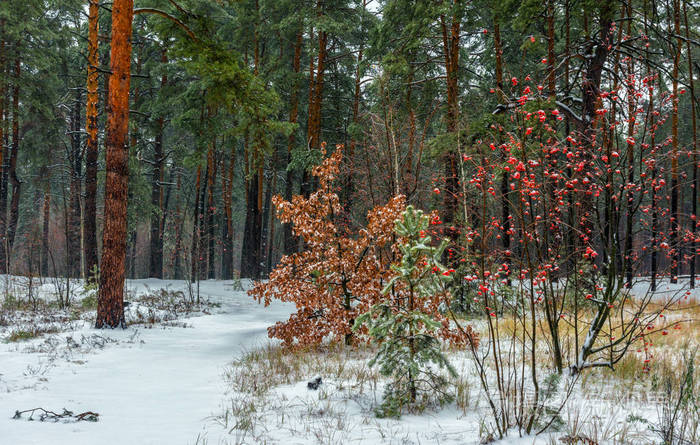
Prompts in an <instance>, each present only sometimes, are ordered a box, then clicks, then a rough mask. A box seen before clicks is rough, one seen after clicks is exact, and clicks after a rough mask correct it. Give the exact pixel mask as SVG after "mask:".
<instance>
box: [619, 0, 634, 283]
mask: <svg viewBox="0 0 700 445" xmlns="http://www.w3.org/2000/svg"><path fill="white" fill-rule="evenodd" d="M626 9H627V17H628V18H630V20H628V21H627V35H628V36H629V35H631V32H632V20H631V18H632V5H631V4H629V3H628V4H627V7H626ZM627 64H628V65H627V66H628V71H627V119H628V121H629V123H628V127H627V137H628V138H629V139H632V138H633V136H634V131H635V124H636V117H635V106H634V94H635V92H634V85H633V84H632V76H633V75H634V59H632V58H630V59H629V61H628V62H627ZM626 158H627V163H628V164H627V184H628V188H627V214H626V215H625V251H624V255H623V257H622V258H623V265H624V266H623V269H624V271H625V286H627V287H628V288H631V287H632V279H633V276H634V273H633V270H632V266H633V258H632V245H633V244H634V213H635V205H634V201H635V198H634V190H633V189H632V187H630V186H629V185H631V184H634V144H630V143H628V144H627V156H626Z"/></svg>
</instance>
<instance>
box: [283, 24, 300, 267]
mask: <svg viewBox="0 0 700 445" xmlns="http://www.w3.org/2000/svg"><path fill="white" fill-rule="evenodd" d="M301 44H302V32H301V30H299V32H297V38H296V43H295V44H294V64H293V66H294V74H295V78H294V87H293V88H292V95H291V98H290V101H291V107H290V110H289V123H290V124H296V123H297V121H298V115H299V79H298V78H297V77H296V76H298V75H299V72H300V71H301ZM295 139H296V138H295V132H294V131H293V132H292V133H291V134H290V135H289V139H288V140H287V164H289V163H290V162H291V161H292V149H293V148H294V144H295ZM293 180H294V172H293V171H292V169H290V168H287V177H286V181H285V184H284V199H286V200H287V201H291V200H292V192H293V183H292V182H293ZM296 247H297V242H296V240H295V238H294V235H292V225H291V224H289V223H288V224H284V253H285V254H286V255H289V254H291V253H292V252H294V251H296Z"/></svg>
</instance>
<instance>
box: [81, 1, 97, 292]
mask: <svg viewBox="0 0 700 445" xmlns="http://www.w3.org/2000/svg"><path fill="white" fill-rule="evenodd" d="M99 9H100V7H99V1H98V0H90V7H89V13H88V60H87V65H88V66H87V98H86V106H85V131H86V133H87V139H86V142H85V144H86V152H85V211H84V215H83V218H84V220H83V256H84V264H85V270H84V271H83V275H85V279H87V280H92V279H93V278H96V276H95V274H94V272H95V271H96V270H97V267H98V258H97V159H98V156H99V148H98V140H97V130H98V122H97V105H98V101H99V96H98V94H99V93H98V86H99V78H98V70H97V69H98V67H99V63H100V61H99V39H98V34H99Z"/></svg>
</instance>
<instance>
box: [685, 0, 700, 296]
mask: <svg viewBox="0 0 700 445" xmlns="http://www.w3.org/2000/svg"><path fill="white" fill-rule="evenodd" d="M683 18H684V22H685V23H684V24H685V37H686V41H685V43H686V48H687V51H688V81H689V83H690V107H691V113H692V125H693V193H692V199H693V202H692V206H691V208H692V210H691V215H692V218H691V220H690V222H691V224H692V227H691V232H692V234H693V241H692V243H691V248H692V254H691V255H690V287H691V288H695V273H696V270H695V268H696V264H697V257H698V255H700V252H699V251H698V249H699V248H700V244H699V243H698V241H697V240H698V224H700V222H699V221H698V187H699V186H700V183H698V133H697V108H696V107H697V104H696V103H695V101H696V99H697V98H696V97H695V79H694V77H693V76H694V74H693V52H692V50H691V47H690V28H689V27H688V2H687V0H683Z"/></svg>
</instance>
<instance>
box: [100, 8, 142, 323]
mask: <svg viewBox="0 0 700 445" xmlns="http://www.w3.org/2000/svg"><path fill="white" fill-rule="evenodd" d="M133 10H134V2H133V0H114V3H113V5H112V45H111V46H112V47H111V54H110V66H111V73H112V74H111V76H110V78H109V100H108V105H107V110H108V115H107V137H106V150H105V153H106V181H105V210H104V213H105V216H104V230H103V236H102V262H101V268H100V270H101V273H100V289H99V297H98V303H97V320H96V322H95V327H96V328H104V327H110V328H116V327H125V326H126V321H125V319H124V273H125V270H124V266H125V259H126V228H127V227H126V225H127V220H126V216H127V214H126V206H127V196H128V189H129V149H128V147H127V140H126V139H127V133H128V131H129V84H130V80H131V27H132V20H133Z"/></svg>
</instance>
